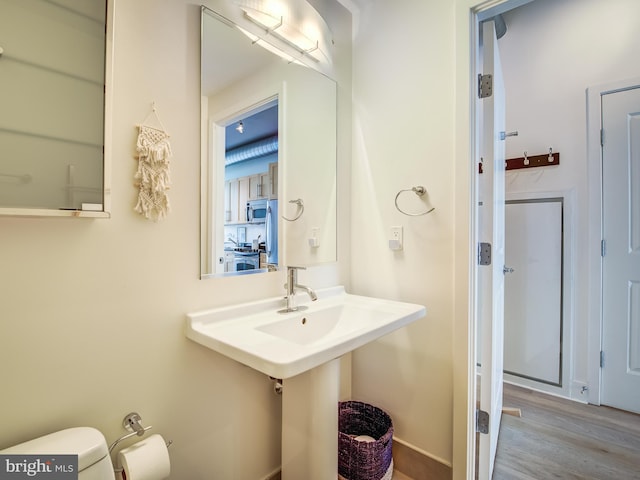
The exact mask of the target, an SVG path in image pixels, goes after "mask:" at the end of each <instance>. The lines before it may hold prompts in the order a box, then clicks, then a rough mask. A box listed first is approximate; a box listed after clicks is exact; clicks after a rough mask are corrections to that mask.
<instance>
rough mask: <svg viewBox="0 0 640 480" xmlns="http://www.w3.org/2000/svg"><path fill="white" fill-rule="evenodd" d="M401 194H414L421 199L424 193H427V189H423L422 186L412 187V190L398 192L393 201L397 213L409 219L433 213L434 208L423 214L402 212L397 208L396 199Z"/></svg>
mask: <svg viewBox="0 0 640 480" xmlns="http://www.w3.org/2000/svg"><path fill="white" fill-rule="evenodd" d="M403 192H413V193H415V194H416V195H417V196H418V197H422V196H423V195H424V194H425V193H427V189H426V188H424V187H423V186H417V187H413V188H407V189H405V190H400V191H399V192H398V193H397V195H396V199H395V204H396V208H397V209H398V211H399V212H400V213H402V214H404V215H408V216H410V217H420V216H422V215H426V214H427V213H431V212H433V211H434V210H435V209H436V207H431V208H430V209H429V210H426V211H424V212H419V213H409V212H405V211H404V210H402V209H401V208H400V207H399V206H398V197H399V196H400V194H401V193H403Z"/></svg>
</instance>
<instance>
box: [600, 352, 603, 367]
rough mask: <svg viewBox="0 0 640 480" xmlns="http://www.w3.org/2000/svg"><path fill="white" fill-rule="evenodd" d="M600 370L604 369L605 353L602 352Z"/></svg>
mask: <svg viewBox="0 0 640 480" xmlns="http://www.w3.org/2000/svg"><path fill="white" fill-rule="evenodd" d="M600 368H604V351H603V350H600Z"/></svg>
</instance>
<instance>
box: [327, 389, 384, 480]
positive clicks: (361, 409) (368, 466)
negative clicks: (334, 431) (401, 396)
mask: <svg viewBox="0 0 640 480" xmlns="http://www.w3.org/2000/svg"><path fill="white" fill-rule="evenodd" d="M359 435H368V436H370V437H373V438H374V439H375V441H374V442H363V441H359V440H355V439H354V437H357V436H359ZM392 439H393V423H392V422H391V417H389V415H387V414H386V413H385V412H384V411H382V410H380V409H379V408H377V407H374V406H373V405H369V404H367V403H363V402H356V401H349V402H339V404H338V473H339V474H340V475H341V476H342V477H344V478H345V479H347V480H380V479H381V478H383V477H384V475H385V474H386V473H387V471H388V470H389V466H390V465H391V461H392V458H391V447H392Z"/></svg>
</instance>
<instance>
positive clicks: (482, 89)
mask: <svg viewBox="0 0 640 480" xmlns="http://www.w3.org/2000/svg"><path fill="white" fill-rule="evenodd" d="M492 94H493V75H491V74H487V75H482V74H480V73H479V74H478V98H487V97H490V96H491V95H492Z"/></svg>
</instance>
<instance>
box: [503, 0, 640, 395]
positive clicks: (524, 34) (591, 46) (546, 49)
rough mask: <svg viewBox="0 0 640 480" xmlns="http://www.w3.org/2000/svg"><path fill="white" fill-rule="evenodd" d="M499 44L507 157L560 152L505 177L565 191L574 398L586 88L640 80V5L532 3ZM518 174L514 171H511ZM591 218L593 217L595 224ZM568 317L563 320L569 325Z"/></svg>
mask: <svg viewBox="0 0 640 480" xmlns="http://www.w3.org/2000/svg"><path fill="white" fill-rule="evenodd" d="M504 18H505V21H506V23H507V27H508V30H507V33H506V35H505V36H504V37H503V38H502V39H500V40H499V47H500V52H501V56H502V65H503V70H504V77H505V85H506V91H507V129H508V130H510V131H511V130H518V132H519V135H518V136H517V137H510V138H509V140H508V141H507V144H506V145H507V158H512V157H522V156H523V153H522V152H523V151H527V152H528V154H529V155H536V154H544V153H547V152H548V150H549V147H553V150H554V151H557V152H560V165H559V166H557V167H543V168H535V169H531V170H521V171H517V170H516V171H513V172H508V173H507V179H506V185H507V192H508V193H509V192H511V193H515V192H518V193H521V192H552V191H566V192H568V193H569V195H570V197H571V198H570V200H571V202H572V205H573V215H572V217H571V219H570V221H571V222H572V226H573V230H574V232H575V236H574V238H572V239H569V242H570V244H569V245H567V246H568V247H569V248H571V249H572V251H573V268H572V269H571V270H570V271H569V272H565V274H566V275H569V276H570V278H571V279H572V280H573V282H572V288H571V290H570V291H568V292H565V295H566V297H565V301H566V302H572V303H573V307H574V331H573V336H572V338H569V339H565V341H567V342H573V352H574V355H573V358H572V359H567V360H568V361H571V362H572V364H573V380H574V382H575V384H574V385H573V387H574V388H572V390H571V396H572V397H574V398H578V399H581V400H586V399H587V398H586V397H585V396H584V395H581V394H580V388H579V387H580V386H581V385H583V384H584V385H586V384H587V383H588V382H587V380H588V372H587V340H588V331H587V316H588V293H587V292H588V269H587V266H588V257H587V254H588V250H587V249H588V245H587V243H586V242H585V241H584V239H586V238H588V222H589V219H590V213H589V211H588V209H587V206H588V204H589V202H588V195H589V192H588V191H587V167H588V165H587V139H586V133H587V128H586V125H587V123H586V122H587V120H586V118H587V117H586V95H585V91H586V89H587V88H588V87H589V86H595V85H598V84H603V83H608V82H613V81H618V80H623V79H628V78H633V77H639V76H640V63H639V62H638V61H637V59H638V58H640V38H639V35H638V25H639V20H638V19H640V2H637V1H636V0H609V1H607V2H602V1H599V0H536V1H534V2H532V3H530V4H528V5H525V6H523V7H520V8H519V9H516V10H513V11H512V12H509V13H507V14H505V17H504ZM514 172H517V173H514ZM594 220H595V219H594ZM567 320H569V319H565V321H567Z"/></svg>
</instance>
